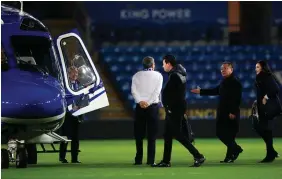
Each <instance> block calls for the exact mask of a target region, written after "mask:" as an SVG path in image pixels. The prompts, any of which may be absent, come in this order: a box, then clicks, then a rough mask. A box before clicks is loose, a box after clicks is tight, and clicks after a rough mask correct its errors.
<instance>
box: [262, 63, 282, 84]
mask: <svg viewBox="0 0 282 179" xmlns="http://www.w3.org/2000/svg"><path fill="white" fill-rule="evenodd" d="M257 63H258V64H260V66H261V70H262V72H265V73H267V74H269V75H271V76H272V77H273V78H274V80H275V81H276V83H277V85H279V84H280V83H279V81H278V79H277V78H276V76H275V75H274V73H273V72H272V70H271V69H270V67H269V65H268V63H267V62H266V61H265V60H260V61H258V62H257Z"/></svg>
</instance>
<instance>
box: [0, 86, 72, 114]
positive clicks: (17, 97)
mask: <svg viewBox="0 0 282 179" xmlns="http://www.w3.org/2000/svg"><path fill="white" fill-rule="evenodd" d="M1 94H2V100H1V102H2V105H1V106H2V107H1V112H2V117H7V118H17V119H42V118H45V119H47V118H50V120H51V118H54V117H55V118H56V117H58V118H59V117H60V116H64V113H65V109H66V108H65V103H64V99H63V96H62V93H61V91H60V90H59V89H57V88H55V87H53V86H50V85H46V84H44V83H42V84H39V83H25V82H18V83H15V82H13V83H5V86H2V89H1Z"/></svg>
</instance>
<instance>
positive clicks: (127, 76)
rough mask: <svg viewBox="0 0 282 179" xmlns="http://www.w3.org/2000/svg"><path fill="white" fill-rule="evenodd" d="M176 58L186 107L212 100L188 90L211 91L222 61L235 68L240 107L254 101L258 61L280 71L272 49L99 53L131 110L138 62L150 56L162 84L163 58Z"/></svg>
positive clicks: (278, 54) (277, 51)
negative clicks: (181, 67)
mask: <svg viewBox="0 0 282 179" xmlns="http://www.w3.org/2000/svg"><path fill="white" fill-rule="evenodd" d="M167 53H172V54H176V56H177V58H178V59H179V60H180V62H181V64H183V65H184V67H185V68H186V70H187V80H188V81H187V95H186V98H187V101H188V103H189V104H192V105H193V104H210V103H214V102H215V101H216V98H217V97H216V96H210V97H202V96H199V95H194V94H191V93H190V92H189V91H190V89H192V88H196V87H197V86H200V87H201V88H214V87H216V86H217V85H218V84H219V79H222V77H221V74H220V66H221V64H222V62H223V61H224V60H230V61H232V62H234V64H235V74H236V75H237V76H238V77H239V79H240V80H241V82H242V85H243V97H242V99H243V103H245V104H250V103H252V102H253V100H254V99H255V97H256V93H255V87H254V82H255V78H256V74H255V64H256V62H257V61H258V60H264V59H266V60H268V61H269V65H270V67H271V68H272V69H273V70H282V49H281V48H278V47H276V46H230V47H228V46H201V47H193V46H191V47H190V46H173V47H166V46H155V47H130V46H121V47H107V48H104V49H102V50H101V54H102V57H103V60H104V62H105V63H107V64H108V66H109V68H110V72H111V73H112V75H113V76H114V77H115V78H114V79H115V81H116V84H117V85H118V87H119V88H120V90H121V91H122V92H123V93H124V96H125V98H126V100H127V101H128V105H129V106H131V107H134V105H135V104H134V101H133V99H132V96H131V92H130V87H131V78H132V76H133V75H134V73H136V72H137V71H138V70H142V68H143V67H142V59H143V58H144V57H145V56H147V55H152V56H153V57H154V58H155V60H156V67H157V70H159V71H160V72H161V73H162V74H163V76H164V82H163V83H164V84H165V82H166V81H167V78H168V75H167V74H166V73H165V72H164V71H163V69H162V57H163V55H164V54H167Z"/></svg>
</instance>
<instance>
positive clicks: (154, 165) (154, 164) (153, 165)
mask: <svg viewBox="0 0 282 179" xmlns="http://www.w3.org/2000/svg"><path fill="white" fill-rule="evenodd" d="M147 165H150V166H151V167H156V166H157V164H156V163H151V164H150V163H147Z"/></svg>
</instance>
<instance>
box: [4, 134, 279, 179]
mask: <svg viewBox="0 0 282 179" xmlns="http://www.w3.org/2000/svg"><path fill="white" fill-rule="evenodd" d="M237 141H238V143H239V144H240V145H241V146H242V147H243V149H244V152H243V153H242V154H241V155H240V156H239V158H238V160H237V161H236V162H235V163H233V164H221V163H219V161H220V160H222V159H223V158H224V156H225V151H226V148H225V146H224V145H223V144H222V143H221V142H220V141H219V140H217V139H197V141H196V146H197V148H198V149H199V150H200V152H201V153H203V154H204V155H205V156H206V158H207V160H206V162H205V163H204V165H203V166H202V167H199V168H190V167H189V166H190V165H191V164H192V163H193V158H192V156H191V155H190V154H189V153H188V152H187V151H186V150H185V148H184V147H182V146H181V145H180V144H179V143H178V142H177V141H174V144H173V149H172V167H171V168H151V167H149V166H146V165H145V164H143V165H142V166H134V165H132V164H133V161H134V156H135V143H134V141H133V140H106V141H99V140H97V141H94V140H93V141H81V143H80V149H81V151H82V152H81V153H80V156H79V159H80V161H81V162H82V164H61V163H60V162H59V161H58V154H39V155H38V164H36V165H29V166H28V168H26V169H16V168H15V165H14V164H12V165H11V166H10V168H9V169H5V170H1V177H2V179H64V178H72V179H86V178H91V179H92V178H93V179H103V178H115V179H127V178H146V179H148V178H162V179H167V178H185V179H191V178H193V179H225V178H226V179H227V178H228V179H266V178H269V179H281V178H282V159H281V158H278V159H277V160H275V161H274V162H273V163H271V164H258V163H257V162H258V161H260V160H261V159H263V158H264V157H265V145H264V143H263V141H262V140H261V139H239V140H237ZM274 144H275V148H276V150H277V151H278V153H280V154H282V138H280V139H275V140H274ZM38 147H39V146H38ZM56 147H58V146H56ZM144 153H145V154H144V160H143V163H145V162H146V141H145V142H144ZM162 154H163V140H158V142H157V153H156V162H159V161H160V160H161V159H162ZM67 159H68V160H69V161H70V154H69V153H68V154H67Z"/></svg>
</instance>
